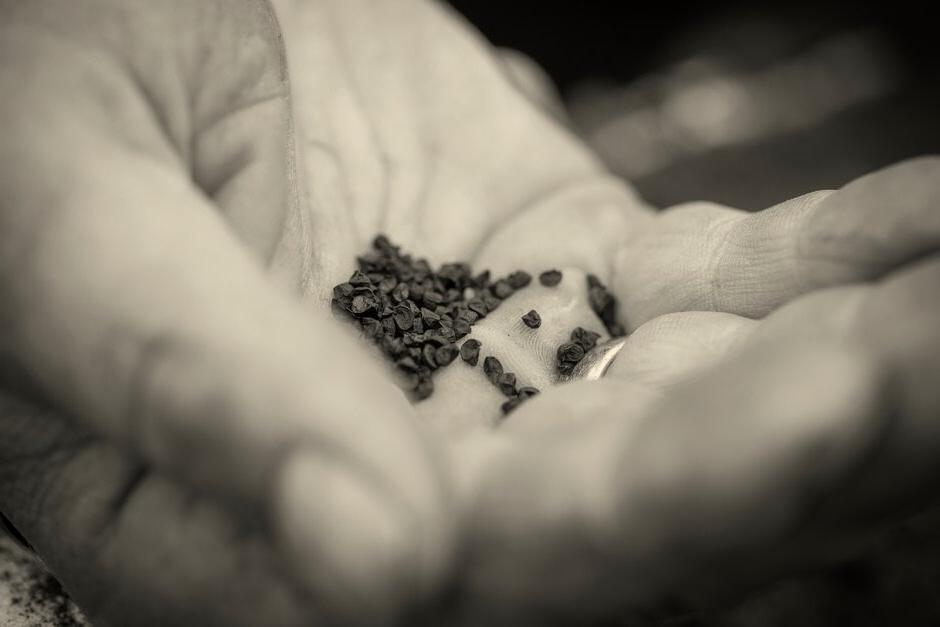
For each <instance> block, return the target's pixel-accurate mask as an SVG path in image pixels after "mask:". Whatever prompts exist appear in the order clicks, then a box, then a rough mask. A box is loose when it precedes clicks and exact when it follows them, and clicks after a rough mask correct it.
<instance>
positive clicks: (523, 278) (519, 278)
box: [506, 270, 532, 290]
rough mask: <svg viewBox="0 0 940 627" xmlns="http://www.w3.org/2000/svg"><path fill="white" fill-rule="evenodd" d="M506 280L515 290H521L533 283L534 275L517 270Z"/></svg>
mask: <svg viewBox="0 0 940 627" xmlns="http://www.w3.org/2000/svg"><path fill="white" fill-rule="evenodd" d="M506 280H507V281H508V282H509V284H510V285H511V286H512V287H513V289H517V290H521V289H522V288H524V287H526V286H527V285H528V284H529V283H531V282H532V275H531V274H529V273H528V272H526V271H524V270H517V271H515V272H513V273H512V274H510V275H509V276H508V277H507V278H506Z"/></svg>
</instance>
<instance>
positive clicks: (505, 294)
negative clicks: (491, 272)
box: [493, 279, 516, 300]
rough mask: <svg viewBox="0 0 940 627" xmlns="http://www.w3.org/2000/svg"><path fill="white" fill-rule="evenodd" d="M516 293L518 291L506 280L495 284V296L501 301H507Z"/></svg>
mask: <svg viewBox="0 0 940 627" xmlns="http://www.w3.org/2000/svg"><path fill="white" fill-rule="evenodd" d="M515 291H516V290H514V289H513V287H512V285H510V284H509V281H507V280H506V279H500V280H499V281H497V282H496V283H494V284H493V295H494V296H496V298H499V299H500V300H506V299H507V298H509V297H510V296H512V295H513V293H514V292H515Z"/></svg>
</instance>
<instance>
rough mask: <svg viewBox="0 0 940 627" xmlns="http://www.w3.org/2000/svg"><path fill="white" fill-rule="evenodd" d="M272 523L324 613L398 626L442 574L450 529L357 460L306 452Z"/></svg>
mask: <svg viewBox="0 0 940 627" xmlns="http://www.w3.org/2000/svg"><path fill="white" fill-rule="evenodd" d="M274 498H275V501H274V508H273V511H274V519H273V526H274V532H275V535H276V539H277V541H278V543H279V544H280V545H281V549H282V554H283V555H284V556H285V557H286V558H287V560H288V562H289V563H290V566H291V567H292V569H293V572H294V573H295V574H296V576H297V577H298V578H299V580H300V582H301V583H302V584H303V585H304V586H305V588H306V589H307V590H308V592H310V593H311V594H312V595H313V596H314V598H315V600H316V602H317V603H318V604H320V605H322V606H323V608H324V610H325V611H326V612H327V613H329V614H331V615H333V616H334V617H335V618H336V619H337V620H342V621H344V624H357V625H358V624H361V625H381V624H393V623H394V620H395V618H396V617H399V616H401V615H402V614H403V613H404V612H405V611H406V610H407V609H408V608H409V607H411V606H413V605H415V604H418V603H420V602H421V601H423V600H425V599H426V598H427V597H428V596H429V595H430V594H431V592H432V591H433V589H434V588H435V587H436V586H437V585H438V583H439V581H440V580H441V579H442V578H443V573H444V571H445V568H446V562H447V559H448V555H447V553H448V548H447V547H446V542H445V541H444V540H443V538H444V536H446V534H442V533H440V532H437V533H435V532H433V531H430V530H427V527H426V523H424V524H422V521H418V520H417V519H416V514H415V512H414V511H410V510H409V509H408V508H407V507H405V506H403V504H402V503H401V501H400V500H399V499H396V498H395V496H394V495H391V494H389V493H388V492H387V490H386V488H385V486H383V485H381V483H379V482H377V481H375V479H374V478H373V477H371V476H369V474H368V473H365V472H363V471H362V470H361V469H360V468H358V467H356V466H355V465H354V464H352V463H350V462H347V461H346V460H341V459H338V458H336V457H335V456H331V455H329V454H324V452H322V451H314V450H300V451H297V452H295V453H293V454H292V455H291V456H290V458H289V459H288V461H287V462H286V463H285V464H284V466H283V468H282V471H281V474H280V477H279V481H278V485H277V488H276V491H275V497H274Z"/></svg>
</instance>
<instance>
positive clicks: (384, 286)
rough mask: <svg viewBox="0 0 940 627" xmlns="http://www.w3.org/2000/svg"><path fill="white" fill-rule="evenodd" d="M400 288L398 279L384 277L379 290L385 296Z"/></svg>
mask: <svg viewBox="0 0 940 627" xmlns="http://www.w3.org/2000/svg"><path fill="white" fill-rule="evenodd" d="M397 286H398V279H396V278H395V277H393V276H387V277H384V278H383V279H382V280H381V281H379V289H380V290H382V292H384V293H385V294H388V293H389V292H391V291H392V290H394V289H395V288H396V287H397Z"/></svg>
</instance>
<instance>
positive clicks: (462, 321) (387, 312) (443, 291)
mask: <svg viewBox="0 0 940 627" xmlns="http://www.w3.org/2000/svg"><path fill="white" fill-rule="evenodd" d="M357 262H358V269H357V270H356V271H355V272H353V274H352V276H350V277H349V280H348V281H346V282H345V283H341V284H339V285H337V286H336V287H334V288H333V308H334V311H336V312H338V313H341V314H343V315H347V316H350V317H351V318H352V319H353V320H355V321H356V322H357V323H358V325H359V327H360V329H361V330H362V332H363V334H364V335H365V336H366V337H368V338H370V339H372V340H373V341H374V342H375V343H376V344H377V345H378V346H379V347H380V349H381V350H382V352H383V353H384V354H385V355H386V356H387V357H388V358H389V359H391V360H392V361H393V362H394V363H395V366H396V369H397V370H398V371H399V373H400V374H401V375H402V376H403V377H404V378H405V380H406V382H407V385H408V387H409V388H410V389H411V390H412V392H413V395H414V397H415V399H417V400H423V399H425V398H427V397H429V396H430V395H431V394H432V393H433V392H434V382H433V379H432V375H433V373H434V372H435V371H437V370H439V369H440V368H443V367H445V366H448V365H450V364H451V363H452V362H453V361H454V360H455V359H456V358H457V356H458V355H459V356H460V357H461V359H462V360H463V361H464V362H466V363H467V364H469V365H471V366H476V365H477V364H478V363H479V359H480V349H481V344H480V342H479V341H477V340H474V339H469V340H467V341H465V342H464V343H463V345H462V346H461V347H460V348H458V347H457V342H458V341H459V340H461V339H463V338H464V337H465V336H466V335H467V334H468V333H470V328H471V327H472V326H473V325H474V324H475V323H476V322H478V321H479V320H481V319H482V318H485V317H486V316H487V315H488V314H490V313H491V312H493V311H494V310H496V309H497V308H498V307H499V306H500V304H501V303H502V302H503V301H504V300H506V299H507V298H509V297H511V296H512V295H513V294H514V293H515V292H516V291H518V290H521V289H523V288H525V287H527V286H528V285H529V284H530V283H531V282H532V276H531V275H530V274H528V273H527V272H524V271H522V270H519V271H516V272H513V273H511V274H510V275H509V276H506V277H504V278H500V279H497V280H495V281H494V280H492V279H491V277H490V272H489V271H488V270H487V271H484V272H481V273H479V274H474V272H473V268H471V266H470V265H469V264H467V263H445V264H444V265H442V266H441V267H440V268H438V269H434V268H433V267H432V266H431V265H430V264H429V263H428V262H427V260H426V259H423V258H415V257H413V256H412V255H409V254H407V253H403V252H402V251H401V249H400V248H399V247H398V246H395V245H393V244H392V243H391V242H390V241H389V239H388V238H387V237H385V236H384V235H379V236H378V237H376V238H375V240H374V241H373V242H372V250H371V251H369V252H368V253H366V254H365V255H362V256H360V257H358V258H357ZM561 280H562V273H561V272H559V271H558V270H548V271H546V272H543V273H542V274H540V275H539V282H540V283H541V284H542V285H544V286H547V287H554V286H557V285H558V284H559V283H560V282H561ZM588 299H589V301H590V303H591V307H592V308H593V309H594V311H595V312H597V314H598V316H600V318H601V320H602V321H603V322H604V324H605V326H607V328H608V330H610V329H613V330H614V331H619V333H620V334H623V329H622V327H620V325H619V324H618V323H617V322H616V311H617V304H616V300H615V299H614V298H613V296H612V295H611V294H610V293H609V292H608V291H607V290H606V288H604V287H603V285H602V284H601V283H600V281H598V280H597V278H596V277H594V276H593V275H592V276H590V277H589V278H588ZM522 322H523V323H524V324H525V325H526V326H528V327H529V328H531V329H537V328H539V326H541V324H542V319H541V316H540V315H539V314H538V312H537V311H535V310H532V311H530V312H528V313H527V314H525V315H524V316H522ZM582 331H583V330H582ZM584 333H585V334H588V335H587V336H584V337H582V338H581V339H582V340H585V338H586V337H589V336H590V335H593V336H594V343H596V342H597V338H598V337H599V336H598V335H597V334H592V333H591V332H589V331H584ZM612 334H613V332H612ZM567 345H568V344H566V345H565V346H567ZM577 346H578V347H579V349H580V350H581V357H583V355H584V351H585V350H590V348H591V347H593V344H591V346H590V347H588V346H587V342H586V341H582V342H581V343H578V344H577ZM559 355H561V349H559ZM566 355H567V356H568V357H572V356H573V355H568V353H566ZM559 359H560V358H559ZM578 359H580V357H578ZM569 361H570V360H568V361H565V362H564V363H566V364H567V363H569ZM572 363H576V361H575V362H572ZM571 368H573V365H572V366H571ZM566 369H567V372H569V373H570V371H571V370H570V369H568V368H567V366H566ZM483 372H484V374H485V375H486V376H487V378H488V379H489V380H490V381H491V382H492V383H493V384H494V385H496V386H497V387H498V388H499V389H500V391H501V392H503V394H505V395H506V396H507V397H508V399H509V400H507V401H506V402H505V403H503V406H502V409H503V412H504V413H509V412H510V411H512V410H513V409H515V408H516V407H518V406H519V405H520V404H521V403H522V402H524V401H525V400H527V399H529V398H531V397H532V396H534V395H536V394H538V392H539V391H538V390H537V389H536V388H533V387H529V386H521V387H519V386H517V382H516V375H515V374H514V373H511V372H503V367H502V364H500V363H499V360H497V359H496V358H495V357H486V359H484V362H483ZM559 372H562V369H561V367H559Z"/></svg>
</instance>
